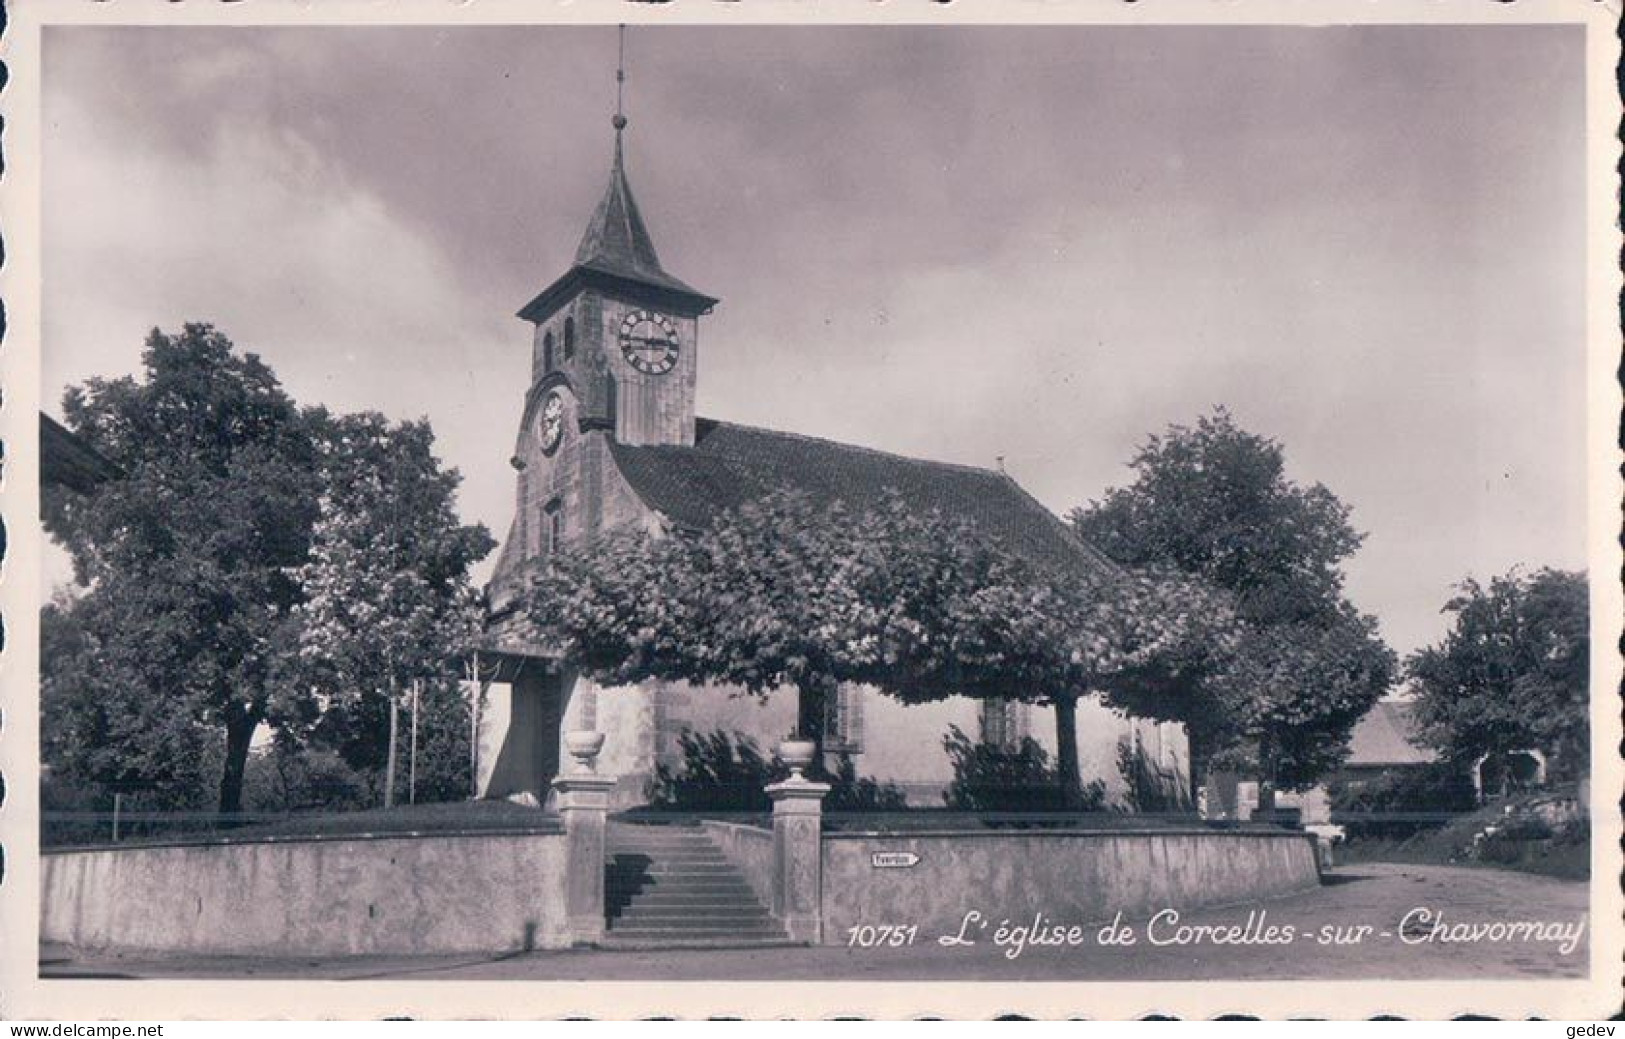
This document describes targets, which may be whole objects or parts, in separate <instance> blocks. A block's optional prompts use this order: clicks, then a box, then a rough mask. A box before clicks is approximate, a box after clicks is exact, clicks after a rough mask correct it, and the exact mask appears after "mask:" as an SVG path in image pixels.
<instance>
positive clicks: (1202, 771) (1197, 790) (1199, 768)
mask: <svg viewBox="0 0 1625 1039" xmlns="http://www.w3.org/2000/svg"><path fill="white" fill-rule="evenodd" d="M1185 741H1186V743H1187V744H1188V745H1189V751H1188V753H1187V757H1188V758H1189V764H1188V767H1189V768H1190V776H1189V777H1188V781H1189V783H1190V788H1191V807H1192V808H1200V806H1201V804H1202V787H1203V786H1204V785H1205V784H1206V783H1207V762H1208V758H1209V757H1210V756H1211V751H1210V749H1209V747H1208V741H1207V737H1206V736H1205V735H1203V733H1202V730H1201V729H1199V728H1193V727H1192V726H1191V725H1190V724H1189V723H1186V725H1185Z"/></svg>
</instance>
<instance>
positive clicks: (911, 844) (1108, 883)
mask: <svg viewBox="0 0 1625 1039" xmlns="http://www.w3.org/2000/svg"><path fill="white" fill-rule="evenodd" d="M877 853H888V854H884V855H883V858H882V860H881V861H883V862H890V863H900V862H902V861H906V860H907V859H908V857H909V856H917V861H916V862H915V863H914V864H913V865H906V866H905V865H891V866H877V865H876V864H875V862H876V860H875V855H876V854H877ZM1319 882H1320V878H1319V873H1318V871H1317V868H1316V862H1315V848H1314V840H1313V837H1311V836H1310V835H1308V834H1304V833H1299V832H1292V831H1286V830H1276V831H1223V830H1205V829H1203V830H1191V831H1168V830H1147V831H1133V832H1125V831H1117V832H1099V833H1097V832H1081V831H1031V830H1028V831H1012V830H969V831H964V832H955V833H913V834H898V835H880V834H873V833H834V834H825V835H824V838H823V885H822V886H823V921H824V928H823V931H824V934H823V939H824V942H825V943H826V944H836V945H841V944H845V943H846V941H847V937H848V935H847V929H848V928H851V927H856V926H860V925H863V924H871V925H876V926H879V925H886V924H892V925H900V926H905V927H906V926H910V925H918V926H919V934H920V936H921V938H922V940H923V938H924V936H926V935H928V934H929V935H930V936H932V937H933V938H934V937H936V936H938V935H953V934H957V933H958V931H959V929H960V927H961V925H962V923H963V921H964V918H965V915H966V914H967V913H969V912H971V911H976V912H979V913H980V914H981V919H983V920H989V921H991V926H994V927H997V926H998V924H999V921H1001V920H1009V921H1010V922H1011V923H1030V922H1031V921H1032V920H1033V918H1034V916H1035V915H1036V914H1039V913H1042V914H1043V916H1044V917H1045V919H1046V920H1049V921H1051V922H1053V923H1060V924H1067V925H1070V924H1085V923H1091V922H1096V921H1109V920H1111V919H1112V917H1113V916H1114V914H1116V913H1117V912H1118V911H1122V912H1123V913H1124V915H1125V919H1128V918H1132V917H1143V916H1145V915H1149V914H1150V913H1155V912H1157V911H1159V910H1161V909H1165V908H1175V909H1187V908H1195V907H1198V906H1211V905H1222V904H1226V903H1232V902H1246V901H1254V900H1258V899H1264V898H1271V897H1274V896H1277V895H1284V894H1288V893H1290V892H1293V891H1300V890H1304V889H1306V888H1312V887H1315V886H1316V885H1317V884H1319Z"/></svg>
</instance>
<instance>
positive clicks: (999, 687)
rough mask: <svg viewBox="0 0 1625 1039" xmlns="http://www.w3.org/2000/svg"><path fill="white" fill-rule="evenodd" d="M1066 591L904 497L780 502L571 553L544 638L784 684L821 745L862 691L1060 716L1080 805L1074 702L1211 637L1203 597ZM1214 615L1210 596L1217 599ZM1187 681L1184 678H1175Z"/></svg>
mask: <svg viewBox="0 0 1625 1039" xmlns="http://www.w3.org/2000/svg"><path fill="white" fill-rule="evenodd" d="M1184 592H1185V594H1183V595H1179V596H1176V595H1173V594H1171V591H1170V585H1169V584H1168V583H1159V582H1152V581H1149V580H1146V579H1144V578H1140V577H1136V576H1133V575H1127V574H1115V573H1113V574H1100V575H1095V576H1087V575H1084V574H1080V573H1071V574H1055V573H1050V572H1047V571H1043V570H1039V569H1037V568H1035V567H1033V566H1031V565H1029V564H1027V563H1026V562H1024V561H1023V560H1021V559H1019V558H1017V557H1015V556H1012V555H1010V554H1008V553H1006V552H1004V551H1003V550H1001V549H1000V548H999V547H998V546H997V545H995V544H992V543H990V542H988V541H987V540H986V539H985V538H983V537H981V536H979V535H978V533H977V532H976V531H975V530H974V529H973V528H971V527H970V526H969V525H967V524H965V523H963V522H958V521H954V520H950V519H946V518H944V517H941V516H938V515H923V516H922V515H918V514H915V513H913V512H911V511H910V510H909V509H908V508H907V507H906V505H905V504H904V503H903V502H902V501H901V500H900V499H899V498H897V497H896V496H888V497H887V498H886V499H884V500H883V501H881V502H878V503H876V504H875V505H874V507H872V508H871V509H869V510H867V511H865V512H862V513H853V512H852V511H851V510H849V509H847V508H846V507H845V506H844V505H843V504H841V503H840V502H834V503H831V504H829V505H827V506H825V507H823V508H815V507H813V506H812V505H811V504H810V503H809V502H808V501H807V500H806V499H805V498H804V497H801V496H798V495H794V494H774V495H769V496H766V497H764V498H763V499H762V500H760V501H758V502H754V503H751V504H748V505H745V506H743V507H741V508H739V509H737V510H733V511H730V512H726V513H722V514H720V515H719V516H718V517H717V518H716V519H715V521H714V522H713V523H712V524H711V525H710V526H709V527H707V528H705V529H702V530H673V531H670V532H669V533H668V534H667V535H666V536H661V537H656V536H651V535H649V534H647V533H645V532H643V531H639V530H631V529H623V530H619V531H615V532H611V533H609V534H606V535H604V536H602V537H600V538H598V539H596V540H594V541H592V542H588V543H585V544H582V545H578V546H575V547H574V548H572V549H570V550H567V551H564V552H562V553H560V554H559V555H557V556H556V557H555V558H554V560H553V565H552V566H551V567H550V568H549V569H548V570H547V571H545V572H544V573H543V574H542V575H541V576H540V577H539V579H538V581H537V582H536V585H535V587H534V588H533V590H532V592H531V603H530V605H531V609H530V613H531V616H532V619H533V620H534V622H535V623H536V624H537V625H538V626H539V627H540V628H541V629H542V630H544V631H545V632H547V633H549V635H550V636H551V637H553V638H556V639H558V640H560V641H561V642H562V643H563V644H564V647H565V650H566V652H567V654H568V655H569V656H570V657H571V658H573V659H574V660H575V661H576V662H577V664H578V665H579V666H580V667H581V668H582V669H583V670H584V672H585V673H586V674H587V675H588V676H589V677H592V678H594V679H596V680H598V681H601V682H604V683H606V684H609V685H625V684H632V683H636V682H641V681H644V680H647V679H651V678H654V679H666V680H685V681H692V682H699V683H719V684H724V685H732V686H735V687H738V688H741V689H743V690H745V691H746V692H747V693H750V694H754V695H757V696H764V697H765V696H767V695H768V694H770V693H772V692H773V691H774V690H777V689H781V688H785V687H789V688H792V689H794V690H796V692H797V696H798V731H799V733H800V734H801V735H803V736H805V737H807V738H810V739H812V740H813V741H814V742H815V743H817V744H819V746H820V747H821V746H822V742H823V735H824V732H823V730H824V718H825V714H826V708H827V705H828V703H829V702H830V699H831V697H832V696H833V695H834V694H835V693H836V691H837V690H838V689H839V687H840V686H841V685H842V684H843V683H853V684H867V685H872V686H875V687H877V688H879V689H881V690H882V691H883V692H885V693H887V694H889V695H891V696H894V697H896V698H898V699H900V700H902V701H904V702H905V703H923V702H929V701H932V700H940V699H943V698H945V697H948V696H952V695H955V694H964V695H971V696H980V697H1003V698H1014V699H1025V700H1029V701H1032V702H1042V703H1050V704H1053V705H1054V706H1055V709H1056V718H1057V735H1058V740H1059V747H1058V750H1059V753H1058V768H1059V770H1060V773H1061V779H1062V783H1063V787H1064V789H1065V791H1066V792H1067V793H1068V794H1069V795H1070V800H1071V801H1072V802H1074V803H1077V804H1081V803H1082V793H1083V790H1082V784H1081V780H1080V777H1079V775H1078V755H1077V736H1076V704H1077V701H1078V700H1079V699H1080V698H1082V697H1085V696H1088V695H1092V693H1093V691H1094V689H1095V688H1096V687H1097V685H1098V683H1099V681H1100V680H1101V678H1102V677H1103V676H1104V675H1106V674H1110V673H1112V672H1114V671H1117V670H1120V669H1122V668H1125V667H1130V666H1142V665H1144V664H1146V663H1147V662H1148V661H1150V660H1151V659H1154V658H1155V659H1163V658H1165V657H1166V658H1169V659H1171V655H1170V654H1169V650H1170V649H1171V648H1172V647H1175V646H1179V645H1182V644H1183V643H1184V642H1185V641H1186V640H1188V639H1191V638H1193V637H1194V634H1193V633H1195V632H1197V631H1198V630H1202V631H1207V630H1208V629H1215V628H1216V627H1217V626H1219V625H1220V624H1222V620H1223V618H1224V617H1225V616H1226V614H1225V611H1224V610H1223V609H1221V608H1218V607H1216V606H1214V607H1212V608H1205V607H1206V606H1208V605H1211V604H1208V603H1207V601H1206V599H1204V597H1203V595H1202V592H1201V590H1200V589H1196V588H1189V589H1184ZM1208 598H1211V597H1208ZM1171 670H1177V667H1171Z"/></svg>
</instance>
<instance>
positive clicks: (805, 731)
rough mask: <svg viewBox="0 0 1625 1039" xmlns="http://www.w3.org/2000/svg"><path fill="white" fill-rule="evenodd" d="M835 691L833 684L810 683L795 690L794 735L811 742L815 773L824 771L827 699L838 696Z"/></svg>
mask: <svg viewBox="0 0 1625 1039" xmlns="http://www.w3.org/2000/svg"><path fill="white" fill-rule="evenodd" d="M837 689H838V687H837V686H836V685H835V683H833V682H820V681H811V682H807V683H806V684H804V685H802V686H800V687H798V688H797V690H796V735H798V736H800V737H801V738H802V739H806V740H812V741H813V743H814V745H815V746H816V750H814V752H813V763H812V768H813V771H815V772H822V771H823V769H824V721H825V719H826V718H828V717H829V715H828V711H829V698H830V696H831V695H838V694H837Z"/></svg>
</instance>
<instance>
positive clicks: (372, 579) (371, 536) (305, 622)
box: [279, 412, 494, 804]
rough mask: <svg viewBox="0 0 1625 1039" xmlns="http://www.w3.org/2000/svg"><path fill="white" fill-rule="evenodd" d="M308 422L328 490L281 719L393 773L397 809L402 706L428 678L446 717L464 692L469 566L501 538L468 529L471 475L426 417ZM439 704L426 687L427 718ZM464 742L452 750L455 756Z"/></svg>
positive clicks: (305, 576)
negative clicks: (462, 517) (448, 461)
mask: <svg viewBox="0 0 1625 1039" xmlns="http://www.w3.org/2000/svg"><path fill="white" fill-rule="evenodd" d="M310 421H311V424H312V427H313V431H314V434H315V437H316V442H317V444H318V450H319V455H320V458H321V465H320V470H321V476H322V494H321V498H320V501H319V506H318V513H317V517H316V521H315V525H314V528H313V530H312V534H311V548H310V554H309V558H308V560H307V561H306V562H305V563H304V564H303V565H302V566H300V567H298V568H297V569H296V570H295V571H294V577H295V579H296V580H297V581H298V583H299V586H300V588H301V589H302V590H303V592H304V601H303V602H301V603H300V604H299V605H298V606H297V607H295V609H294V616H295V620H296V622H297V627H298V636H297V641H298V656H297V664H296V665H295V666H292V667H290V669H289V675H288V679H289V681H288V682H287V684H286V688H288V689H290V690H292V691H293V692H294V695H292V696H291V697H290V698H289V700H288V702H287V703H285V704H280V705H279V707H280V708H281V709H280V710H279V721H281V722H282V723H283V724H285V725H290V726H305V727H308V728H309V730H310V732H311V734H312V736H313V737H314V738H315V739H316V740H317V741H318V742H319V743H321V744H323V745H326V746H331V747H333V748H335V749H336V750H338V751H339V753H340V754H341V756H343V758H344V760H345V761H346V762H347V763H348V764H349V765H351V766H352V767H354V768H357V769H361V770H364V771H371V772H376V771H377V770H379V769H380V768H386V767H387V770H388V773H389V774H388V776H387V778H386V780H385V784H386V786H385V803H386V804H390V803H393V798H394V795H395V786H396V785H397V781H398V779H399V778H400V777H399V776H397V775H396V773H397V771H398V770H397V769H395V768H394V765H395V761H396V756H397V755H396V752H397V751H398V749H399V745H400V737H401V734H400V732H399V731H398V726H397V725H396V724H395V723H396V715H397V714H398V708H399V707H400V706H401V704H402V703H403V697H404V696H405V693H406V691H407V689H408V688H409V687H410V686H411V685H412V684H413V683H418V685H419V687H420V690H422V689H428V690H429V691H430V692H432V693H434V694H436V695H435V696H433V697H432V699H433V702H434V704H435V705H436V706H437V708H439V710H438V711H437V713H438V714H440V715H444V714H446V713H447V709H448V707H449V705H447V704H445V703H443V702H442V701H443V700H444V699H445V697H444V695H440V694H442V693H443V689H442V687H443V686H444V685H445V684H446V682H447V681H448V680H450V681H451V682H452V684H453V688H454V689H455V659H456V654H457V652H458V651H459V650H460V648H461V647H462V646H464V645H467V644H468V642H469V640H471V638H472V637H473V635H474V634H475V632H476V631H477V626H478V623H479V618H480V611H479V608H478V603H477V600H476V597H475V595H474V592H473V590H472V588H471V587H470V585H469V578H468V570H469V567H470V566H472V565H473V563H474V562H476V561H477V560H479V559H480V558H481V557H482V556H484V555H485V554H486V553H487V552H489V551H490V550H491V548H492V546H493V544H494V542H493V541H492V539H491V536H490V534H489V533H488V532H487V531H486V529H485V528H484V527H483V526H478V525H474V526H464V525H462V524H460V523H459V522H458V520H457V515H456V511H455V496H456V489H457V485H458V483H459V482H460V479H461V477H460V476H459V474H458V473H457V472H456V470H451V469H442V468H441V467H440V464H439V462H438V460H437V459H436V458H435V457H434V454H433V451H432V447H433V442H434V436H433V433H432V432H431V431H430V429H429V425H428V423H427V422H405V423H400V424H391V423H390V422H389V421H388V420H386V419H385V418H384V417H383V416H382V415H379V414H376V413H366V414H360V415H346V416H340V417H334V416H330V415H328V414H326V413H325V412H313V413H312V414H311V415H310ZM312 692H314V693H315V694H317V695H315V696H312V695H309V694H310V693H312ZM428 698H429V697H426V696H425V695H424V694H423V693H421V692H420V704H419V710H420V711H422V708H423V703H422V701H423V700H425V699H428ZM454 713H455V712H454V711H453V714H454ZM441 720H442V721H446V722H455V721H456V719H455V717H448V718H444V719H441ZM420 728H425V729H428V728H433V729H436V730H438V729H439V728H440V726H438V725H436V726H430V727H423V726H420ZM462 728H466V723H465V724H464V725H463V726H462V727H460V728H459V730H458V731H459V732H461V731H462ZM447 735H448V734H442V735H440V736H437V737H436V740H437V743H436V746H438V745H439V743H445V742H446V740H447ZM453 744H455V738H453V739H452V743H451V744H448V745H447V746H446V747H443V748H441V749H442V750H444V751H446V752H447V753H450V754H453V755H455V754H456V753H457V748H456V746H455V745H453ZM467 760H468V759H467V747H466V739H464V740H463V745H462V750H461V757H460V758H458V763H457V768H458V769H460V770H461V771H463V772H466V770H467V766H466V762H467ZM442 778H449V777H442Z"/></svg>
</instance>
